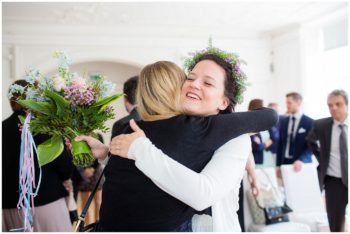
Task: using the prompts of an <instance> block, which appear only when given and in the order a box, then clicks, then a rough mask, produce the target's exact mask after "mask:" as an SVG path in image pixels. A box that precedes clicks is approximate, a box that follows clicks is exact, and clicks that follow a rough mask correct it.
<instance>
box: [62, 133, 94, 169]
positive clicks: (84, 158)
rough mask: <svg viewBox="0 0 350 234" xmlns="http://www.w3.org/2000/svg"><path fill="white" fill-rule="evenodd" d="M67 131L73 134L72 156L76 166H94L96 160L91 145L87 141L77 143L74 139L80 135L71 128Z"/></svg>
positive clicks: (71, 140)
mask: <svg viewBox="0 0 350 234" xmlns="http://www.w3.org/2000/svg"><path fill="white" fill-rule="evenodd" d="M66 129H67V130H68V131H69V132H71V135H70V137H69V138H70V142H71V144H72V155H73V163H74V165H76V166H82V167H87V166H90V165H92V164H93V163H94V161H95V160H96V159H95V158H94V156H93V155H92V152H91V149H90V147H89V145H88V144H87V143H86V142H85V141H75V140H74V138H75V137H77V136H78V135H79V134H78V133H77V132H76V131H74V130H73V129H71V128H70V127H67V128H66Z"/></svg>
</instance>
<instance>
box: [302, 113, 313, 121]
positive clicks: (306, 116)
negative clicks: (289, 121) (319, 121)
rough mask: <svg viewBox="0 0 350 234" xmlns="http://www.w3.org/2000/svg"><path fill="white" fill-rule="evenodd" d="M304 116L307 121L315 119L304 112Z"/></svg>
mask: <svg viewBox="0 0 350 234" xmlns="http://www.w3.org/2000/svg"><path fill="white" fill-rule="evenodd" d="M302 117H303V118H304V119H305V120H306V121H308V122H313V121H314V119H313V118H311V117H310V116H308V115H305V114H303V115H302Z"/></svg>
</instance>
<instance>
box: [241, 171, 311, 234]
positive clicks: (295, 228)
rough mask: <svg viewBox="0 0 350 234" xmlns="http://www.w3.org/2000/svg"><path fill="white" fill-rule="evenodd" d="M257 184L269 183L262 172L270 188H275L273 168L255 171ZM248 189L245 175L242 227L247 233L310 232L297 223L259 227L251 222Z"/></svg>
mask: <svg viewBox="0 0 350 234" xmlns="http://www.w3.org/2000/svg"><path fill="white" fill-rule="evenodd" d="M255 172H256V177H257V180H258V183H259V182H260V183H270V182H269V181H268V179H267V178H266V175H265V174H264V172H265V173H266V174H267V175H268V176H269V178H270V180H271V183H272V186H276V187H277V178H276V172H275V168H272V167H270V168H261V169H255ZM249 189H250V184H249V181H248V176H247V173H245V175H244V178H243V190H244V201H243V208H244V226H245V230H246V231H247V232H310V228H309V226H308V225H306V224H303V223H298V222H282V223H276V224H269V225H259V224H255V223H254V222H253V218H252V215H251V211H250V207H249V204H248V199H247V193H248V191H249Z"/></svg>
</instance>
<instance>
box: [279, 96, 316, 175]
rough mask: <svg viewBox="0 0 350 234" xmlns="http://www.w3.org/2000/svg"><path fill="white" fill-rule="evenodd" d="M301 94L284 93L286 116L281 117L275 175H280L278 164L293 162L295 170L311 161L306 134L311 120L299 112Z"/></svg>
mask: <svg viewBox="0 0 350 234" xmlns="http://www.w3.org/2000/svg"><path fill="white" fill-rule="evenodd" d="M301 103H302V96H301V95H300V94H299V93H296V92H292V93H288V94H287V95H286V105H287V112H288V114H289V116H288V117H286V118H283V119H281V122H280V128H279V135H280V138H279V141H278V147H277V156H276V166H277V176H278V177H281V171H280V168H279V167H280V166H281V165H283V164H293V168H294V171H295V172H298V171H300V170H301V168H302V165H303V163H310V162H311V155H312V153H311V150H310V149H309V148H308V145H307V143H306V140H305V138H306V136H307V134H308V133H309V131H310V130H311V128H312V124H313V120H312V119H311V118H310V117H308V116H306V115H304V114H303V113H302V112H301Z"/></svg>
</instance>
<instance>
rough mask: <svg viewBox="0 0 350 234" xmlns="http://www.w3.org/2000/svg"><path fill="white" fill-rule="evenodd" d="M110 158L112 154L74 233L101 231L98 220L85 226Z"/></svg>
mask: <svg viewBox="0 0 350 234" xmlns="http://www.w3.org/2000/svg"><path fill="white" fill-rule="evenodd" d="M109 157H110V154H108V161H107V163H106V165H105V167H104V168H103V170H102V173H101V175H100V177H99V178H98V180H97V182H96V185H95V187H94V189H93V190H92V191H91V193H90V196H89V198H88V200H87V202H86V204H85V206H84V208H83V210H82V212H81V215H80V216H79V217H78V222H77V225H76V227H75V229H74V232H98V231H99V225H100V222H99V221H98V220H97V221H96V222H95V223H90V224H88V225H85V217H86V214H87V212H88V209H89V207H90V205H91V202H92V200H93V199H94V196H95V193H96V191H97V189H98V185H99V184H100V182H101V179H102V176H103V174H104V172H105V169H106V167H107V164H108V162H109Z"/></svg>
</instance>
